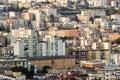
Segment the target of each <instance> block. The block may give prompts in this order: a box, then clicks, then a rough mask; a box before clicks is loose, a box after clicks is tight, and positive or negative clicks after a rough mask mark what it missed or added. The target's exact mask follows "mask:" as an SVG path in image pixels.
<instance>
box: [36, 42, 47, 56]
mask: <svg viewBox="0 0 120 80" xmlns="http://www.w3.org/2000/svg"><path fill="white" fill-rule="evenodd" d="M39 52H40V53H39V55H38V56H48V55H47V42H46V41H41V42H40V43H39Z"/></svg>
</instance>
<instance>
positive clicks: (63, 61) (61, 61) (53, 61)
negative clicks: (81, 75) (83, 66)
mask: <svg viewBox="0 0 120 80" xmlns="http://www.w3.org/2000/svg"><path fill="white" fill-rule="evenodd" d="M28 61H29V62H31V64H34V65H37V68H38V69H42V67H43V66H51V67H52V66H53V68H55V69H60V68H73V67H74V66H75V57H72V56H71V57H68V56H66V57H65V56H56V57H45V58H30V59H28Z"/></svg>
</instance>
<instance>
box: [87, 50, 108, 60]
mask: <svg viewBox="0 0 120 80" xmlns="http://www.w3.org/2000/svg"><path fill="white" fill-rule="evenodd" d="M88 53H89V60H97V61H101V60H107V61H109V60H110V50H108V49H106V50H89V51H88Z"/></svg>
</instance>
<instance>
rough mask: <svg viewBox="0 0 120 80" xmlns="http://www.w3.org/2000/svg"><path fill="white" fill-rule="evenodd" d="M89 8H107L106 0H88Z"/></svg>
mask: <svg viewBox="0 0 120 80" xmlns="http://www.w3.org/2000/svg"><path fill="white" fill-rule="evenodd" d="M88 3H89V6H90V7H107V0H88Z"/></svg>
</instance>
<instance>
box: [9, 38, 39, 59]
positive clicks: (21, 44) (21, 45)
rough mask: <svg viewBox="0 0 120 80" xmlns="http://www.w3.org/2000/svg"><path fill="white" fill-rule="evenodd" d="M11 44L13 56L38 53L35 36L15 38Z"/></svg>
mask: <svg viewBox="0 0 120 80" xmlns="http://www.w3.org/2000/svg"><path fill="white" fill-rule="evenodd" d="M11 45H12V46H13V47H14V56H18V57H27V56H28V57H34V56H38V55H39V50H38V49H39V48H38V39H37V38H34V37H29V38H21V39H16V41H14V42H12V43H11Z"/></svg>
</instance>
